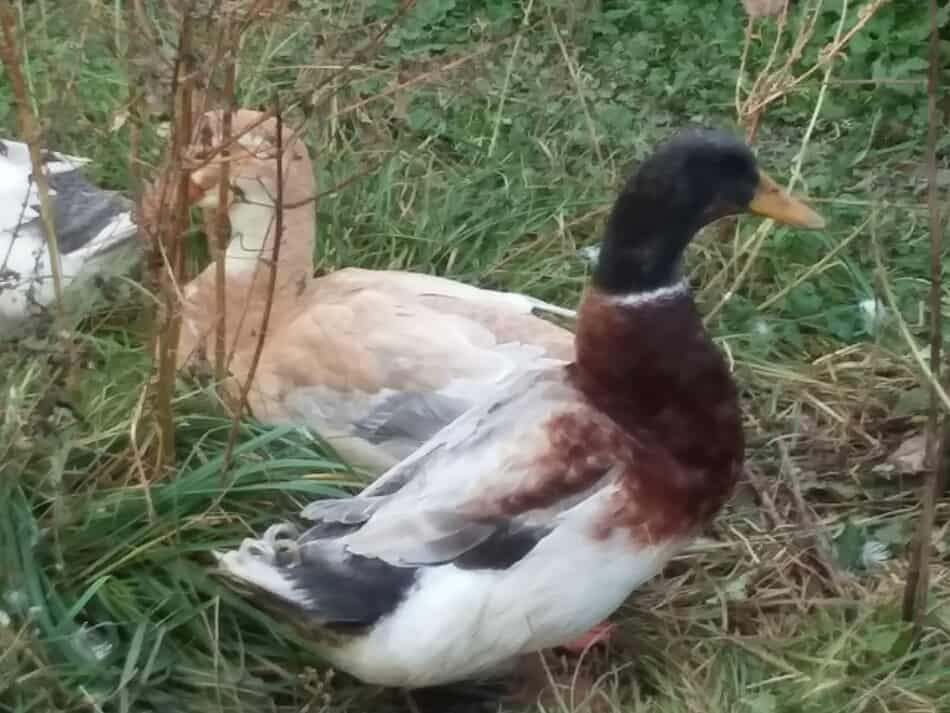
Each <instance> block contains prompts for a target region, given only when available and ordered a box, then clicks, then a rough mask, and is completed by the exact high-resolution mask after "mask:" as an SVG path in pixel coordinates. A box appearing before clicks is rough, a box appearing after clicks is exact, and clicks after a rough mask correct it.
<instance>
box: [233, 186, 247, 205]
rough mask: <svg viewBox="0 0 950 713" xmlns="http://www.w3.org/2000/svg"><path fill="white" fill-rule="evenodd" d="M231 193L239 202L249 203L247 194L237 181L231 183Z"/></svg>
mask: <svg viewBox="0 0 950 713" xmlns="http://www.w3.org/2000/svg"><path fill="white" fill-rule="evenodd" d="M231 194H232V195H233V196H234V200H235V202H237V203H247V196H245V195H244V189H243V188H241V187H240V186H239V185H237V184H236V183H232V184H231Z"/></svg>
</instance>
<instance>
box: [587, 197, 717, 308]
mask: <svg viewBox="0 0 950 713" xmlns="http://www.w3.org/2000/svg"><path fill="white" fill-rule="evenodd" d="M702 222H704V221H698V220H697V218H695V217H694V216H693V215H686V214H677V213H673V212H670V211H666V210H661V209H660V208H659V207H658V206H657V205H656V200H655V199H654V198H653V197H652V196H649V195H645V194H644V193H643V192H642V191H636V192H632V193H627V194H624V195H622V196H621V197H620V199H619V200H618V201H617V202H616V203H615V204H614V207H613V210H612V211H611V213H610V217H609V218H608V220H607V227H606V230H605V233H604V237H603V240H602V241H601V247H600V256H599V258H598V261H597V267H596V268H595V269H594V275H593V284H594V285H595V286H596V287H597V288H598V289H600V290H601V291H602V292H604V293H605V294H610V295H617V296H623V295H633V294H638V293H640V294H648V293H651V292H653V291H655V290H657V289H660V288H664V287H670V286H672V285H674V284H677V283H678V282H679V280H680V260H681V256H682V254H683V250H684V249H685V248H686V245H687V244H688V243H689V241H690V240H691V239H692V237H693V236H694V235H695V234H696V232H697V231H698V230H699V229H700V227H702Z"/></svg>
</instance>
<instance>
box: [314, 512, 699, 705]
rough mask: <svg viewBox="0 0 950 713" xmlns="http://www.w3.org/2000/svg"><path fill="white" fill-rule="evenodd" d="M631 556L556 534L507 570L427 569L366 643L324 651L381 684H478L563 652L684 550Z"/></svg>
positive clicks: (667, 548) (617, 537)
mask: <svg viewBox="0 0 950 713" xmlns="http://www.w3.org/2000/svg"><path fill="white" fill-rule="evenodd" d="M684 544H685V541H677V542H672V543H669V544H665V545H663V546H659V547H648V548H642V549H640V550H638V551H633V550H632V549H631V542H630V540H629V536H628V535H627V534H626V533H623V532H617V533H615V534H614V535H613V536H612V537H611V538H610V539H608V540H606V541H594V540H591V539H588V538H587V537H585V536H583V535H582V534H581V533H578V532H577V531H574V532H569V531H567V528H564V529H563V530H562V529H561V528H559V529H558V530H556V531H555V532H552V533H551V534H550V535H549V536H548V537H546V538H545V539H543V540H542V541H541V542H540V543H539V544H538V546H537V547H535V549H534V550H532V552H531V553H530V554H529V555H528V556H527V557H525V558H524V559H523V560H521V561H520V562H519V563H517V564H516V565H514V566H513V567H511V568H510V569H508V570H499V571H491V570H481V571H466V570H461V569H458V568H457V567H455V566H454V565H447V566H442V567H433V568H431V569H427V570H423V571H422V572H421V573H420V579H419V582H418V584H417V586H416V588H415V589H414V590H413V591H412V592H411V594H410V595H409V597H408V599H407V600H406V602H405V603H404V604H402V605H401V606H400V607H399V609H397V610H396V612H395V613H394V614H393V615H392V616H390V617H389V618H387V619H385V620H383V621H381V622H379V624H378V625H377V626H376V627H374V628H373V630H372V632H371V633H370V634H369V635H368V636H367V637H365V638H360V639H356V640H354V641H352V642H351V643H349V644H347V645H346V646H345V647H343V648H341V649H338V650H336V651H333V652H329V654H328V657H329V658H330V660H331V661H332V662H333V663H334V664H335V665H336V666H338V667H339V668H341V669H343V670H345V671H348V672H350V673H352V674H353V675H355V676H357V677H358V678H360V679H362V680H364V681H367V682H370V683H375V684H378V685H384V686H400V687H408V688H413V687H422V686H431V685H438V684H444V683H449V682H452V681H459V680H463V679H471V678H476V677H478V676H480V675H483V674H487V673H490V672H493V671H495V670H496V669H498V668H499V667H500V666H504V665H505V663H506V662H508V661H510V660H511V659H512V658H513V657H516V656H518V655H521V654H526V653H530V652H534V651H540V650H542V649H546V648H550V647H553V646H557V645H560V644H564V643H567V642H569V641H571V640H573V639H575V638H577V637H579V636H580V635H582V634H584V633H585V632H586V631H588V630H589V629H591V628H592V627H593V626H595V625H596V624H598V623H600V622H601V621H603V620H604V619H606V618H607V617H608V616H610V614H612V613H613V612H614V611H615V610H616V609H617V608H618V607H619V606H620V605H621V604H622V603H623V602H624V600H625V599H626V598H627V596H628V595H629V594H630V593H631V592H632V591H633V590H634V589H636V588H637V587H638V586H640V585H641V584H642V583H643V582H645V581H646V580H648V579H650V578H651V577H653V576H654V575H656V574H657V573H658V572H659V571H660V570H661V569H662V568H663V566H664V565H665V564H666V562H667V561H668V560H669V559H670V557H672V556H673V555H674V554H675V553H676V552H677V551H678V550H679V549H680V548H681V547H682V546H683V545H684Z"/></svg>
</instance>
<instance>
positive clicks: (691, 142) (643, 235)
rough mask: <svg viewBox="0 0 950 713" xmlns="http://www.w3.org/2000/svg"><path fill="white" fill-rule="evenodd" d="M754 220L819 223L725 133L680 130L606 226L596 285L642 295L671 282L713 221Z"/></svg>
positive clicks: (638, 175)
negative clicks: (747, 217)
mask: <svg viewBox="0 0 950 713" xmlns="http://www.w3.org/2000/svg"><path fill="white" fill-rule="evenodd" d="M737 213H754V214H757V215H761V216H765V217H768V218H772V219H773V220H775V221H777V222H780V223H786V224H788V225H795V226H798V227H801V228H821V227H823V226H824V220H823V219H822V218H821V216H819V215H818V214H817V213H815V212H814V211H813V210H812V209H811V208H809V207H808V206H806V205H805V204H804V203H802V202H801V201H799V200H798V199H796V198H793V197H792V196H790V195H788V194H787V193H786V192H785V191H784V190H782V189H781V188H780V187H779V186H778V184H776V183H775V181H773V180H772V179H771V178H769V177H768V176H767V175H766V174H765V173H763V172H762V171H761V170H759V168H758V165H757V163H756V160H755V156H754V155H753V153H752V150H751V149H750V148H749V147H748V146H747V145H745V144H744V143H742V142H741V141H739V140H737V139H736V138H735V137H734V136H732V135H731V134H729V133H726V132H724V131H717V130H710V129H703V130H690V131H684V132H682V133H680V134H678V135H676V136H675V137H674V138H672V139H670V140H668V141H666V142H665V143H663V144H661V145H660V146H659V147H657V148H656V149H655V150H654V151H653V153H652V154H651V155H650V156H648V157H647V158H646V159H645V160H644V161H643V162H642V163H641V164H640V166H639V168H638V169H637V170H636V172H635V173H634V174H633V175H632V176H631V177H630V179H629V180H628V181H627V183H626V185H625V186H624V188H623V191H622V192H621V194H620V197H619V198H618V199H617V202H616V203H615V204H614V207H613V211H612V212H611V214H610V219H609V220H608V223H607V230H606V233H605V235H604V240H603V244H602V246H601V251H600V257H599V260H598V264H597V268H596V270H595V272H594V284H595V285H596V286H597V287H598V288H599V289H601V290H602V291H604V292H607V293H613V294H630V293H635V292H646V291H650V290H655V289H658V288H662V287H666V286H668V285H671V284H673V283H675V282H676V281H677V280H678V279H679V277H680V275H679V269H680V260H681V258H682V254H683V250H684V249H685V248H686V245H687V244H688V243H689V241H690V240H691V239H692V237H693V236H694V235H695V234H696V233H697V232H698V231H699V229H700V228H702V227H703V226H704V225H707V224H709V223H711V222H713V221H714V220H718V219H719V218H722V217H724V216H727V215H735V214H737Z"/></svg>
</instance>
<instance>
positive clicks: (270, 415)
mask: <svg viewBox="0 0 950 713" xmlns="http://www.w3.org/2000/svg"><path fill="white" fill-rule="evenodd" d="M297 305H299V306H298V307H297V309H296V310H294V311H293V312H292V313H291V314H289V315H285V316H283V317H282V318H281V319H280V322H279V325H278V326H277V328H276V329H275V330H274V331H273V332H272V333H271V335H270V336H269V337H268V340H267V345H266V348H265V351H264V355H263V357H262V359H261V362H260V366H259V368H258V372H257V375H256V377H255V387H254V388H253V389H252V394H251V396H250V402H251V407H252V409H253V410H254V413H255V415H256V416H257V417H258V418H260V419H262V420H264V421H270V422H286V421H303V422H305V423H308V424H310V425H311V426H313V427H314V428H315V429H316V430H317V431H318V432H319V433H321V435H323V436H324V437H326V438H328V439H329V440H330V441H331V443H332V444H333V445H335V446H336V447H337V448H338V449H339V450H340V452H341V453H343V454H344V455H345V456H347V457H349V458H352V459H355V460H356V461H357V462H359V463H360V464H363V465H369V466H371V467H387V466H388V465H391V464H392V463H393V462H395V461H397V460H399V459H401V458H403V457H405V456H407V455H408V454H409V453H411V452H412V451H413V450H415V449H416V448H417V447H418V446H419V445H420V444H421V443H423V442H424V441H425V440H427V439H428V438H429V437H430V436H432V435H433V434H434V433H436V432H437V431H438V430H439V429H440V428H442V427H443V426H445V425H446V424H448V423H449V422H450V421H452V420H453V419H454V418H456V417H457V416H458V415H459V414H461V413H462V412H463V411H465V410H466V409H467V408H469V407H470V406H471V405H472V404H473V403H475V402H476V401H478V400H480V399H485V398H489V397H490V396H491V395H492V394H493V393H494V391H493V389H495V388H497V386H498V385H499V384H500V383H502V382H503V381H504V380H505V379H507V378H509V377H510V376H512V375H513V374H517V373H521V372H522V371H523V370H525V369H526V368H529V367H532V366H538V365H542V364H545V363H554V362H567V361H569V360H571V359H572V358H573V354H574V346H573V334H572V332H570V331H569V330H567V329H565V328H563V327H559V326H557V325H555V324H553V323H552V322H549V321H548V320H546V319H544V318H542V317H539V316H536V315H535V314H534V312H535V311H548V312H554V313H566V314H570V313H569V312H568V311H567V310H561V309H560V308H558V307H555V306H553V305H546V304H545V303H543V302H540V301H536V300H533V299H532V298H529V297H525V296H523V295H518V294H512V293H503V292H493V291H490V290H482V289H478V288H474V287H470V286H468V285H464V284H462V283H458V282H454V281H452V280H447V279H444V278H438V277H432V276H428V275H420V274H414V273H403V272H395V271H372V270H360V269H352V268H349V269H346V270H341V271H339V272H335V273H333V274H331V275H328V276H326V277H321V278H319V279H317V280H314V281H313V282H312V283H311V284H310V285H309V286H308V288H307V290H306V292H305V293H304V294H302V295H301V296H300V298H299V299H298V300H297ZM247 351H248V352H250V350H247ZM249 358H250V353H247V354H245V355H243V357H239V360H236V361H238V363H236V364H235V366H236V369H235V373H242V364H241V363H240V359H244V360H249Z"/></svg>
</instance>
